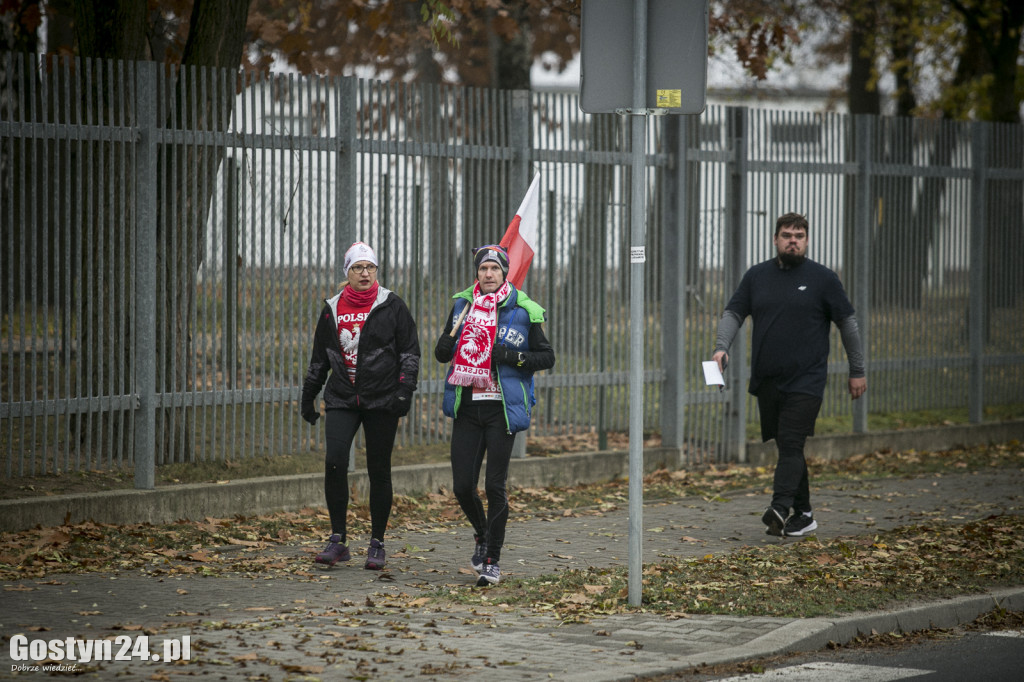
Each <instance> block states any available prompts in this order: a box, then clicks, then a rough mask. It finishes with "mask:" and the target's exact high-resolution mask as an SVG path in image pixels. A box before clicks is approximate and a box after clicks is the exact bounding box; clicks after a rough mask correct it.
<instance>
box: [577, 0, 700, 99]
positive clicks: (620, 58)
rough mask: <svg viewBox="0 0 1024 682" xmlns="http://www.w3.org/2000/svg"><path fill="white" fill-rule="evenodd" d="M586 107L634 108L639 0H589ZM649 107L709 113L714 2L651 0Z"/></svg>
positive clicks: (585, 11) (585, 14) (583, 84)
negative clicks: (710, 13) (635, 27)
mask: <svg viewBox="0 0 1024 682" xmlns="http://www.w3.org/2000/svg"><path fill="white" fill-rule="evenodd" d="M581 14H582V16H581V30H580V35H581V44H580V60H581V61H580V109H581V110H583V111H584V112H586V113H588V114H610V113H615V112H616V111H621V110H623V109H632V108H633V0H583V7H582V11H581ZM647 19H648V20H647V88H646V91H647V97H646V99H645V101H646V105H647V108H649V109H651V110H652V111H653V112H657V113H667V114H699V113H701V112H703V111H704V106H705V98H706V94H705V93H706V90H707V78H708V1H707V0H648V14H647Z"/></svg>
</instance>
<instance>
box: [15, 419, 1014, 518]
mask: <svg viewBox="0 0 1024 682" xmlns="http://www.w3.org/2000/svg"><path fill="white" fill-rule="evenodd" d="M1022 439H1024V421H1014V422H1000V423H994V424H976V425H965V426H944V427H938V428H929V429H914V430H908V431H885V432H876V433H868V434H851V435H842V436H820V437H815V438H811V439H810V440H808V442H807V449H806V452H807V454H808V455H809V456H815V457H820V458H822V459H828V460H835V459H842V458H844V457H849V456H851V455H855V454H863V453H869V452H874V451H876V450H884V449H891V450H909V449H915V450H919V451H925V450H947V449H949V448H953V447H958V446H972V445H982V444H987V443H1005V442H1008V441H1012V440H1022ZM747 460H748V463H749V464H751V465H757V466H763V465H771V464H773V463H774V462H775V444H774V443H773V442H769V443H748V445H747ZM684 461H685V460H684V459H683V457H682V453H680V451H678V450H676V449H672V448H649V449H647V450H645V451H644V470H645V471H647V472H648V473H649V472H651V471H655V470H657V469H659V468H668V469H671V470H676V469H680V468H682V466H681V462H684ZM628 474H629V453H628V452H626V451H620V450H615V451H604V452H588V453H573V454H565V455H557V456H554V457H527V458H525V459H513V460H512V463H511V466H510V471H509V485H510V486H519V487H534V488H535V487H545V486H557V487H568V486H573V485H578V484H581V483H603V482H607V481H611V480H615V479H617V478H626V477H627V476H628ZM392 481H393V485H394V490H395V492H396V493H400V494H412V493H422V492H436V491H438V490H441V489H443V488H444V489H450V487H451V468H450V466H449V465H448V464H445V463H443V464H423V465H416V466H401V467H395V469H394V471H393V474H392ZM349 482H350V484H351V485H353V486H354V487H355V488H356V489H357V491H358V492H359V494H360V495H365V494H366V492H367V490H368V483H367V477H366V472H365V471H362V470H360V471H355V472H352V473H350V474H349ZM323 504H324V492H323V474H299V475H295V476H270V477H265V478H254V479H243V480H237V481H228V482H225V483H195V484H187V485H173V486H163V487H159V488H156V489H154V490H111V491H104V492H97V493H83V494H74V495H52V496H46V497H36V498H25V499H18V500H2V501H0V531H2V532H16V531H20V530H25V529H27V528H33V527H35V526H60V525H62V524H65V523H79V522H82V521H87V520H92V521H95V522H97V523H111V524H127V523H146V522H148V523H168V522H173V521H176V520H179V519H188V520H197V519H202V518H204V517H207V516H209V517H214V518H223V517H229V516H234V515H236V514H242V515H246V516H252V515H257V514H267V513H270V512H275V511H285V510H294V509H302V508H304V507H314V506H322V505H323Z"/></svg>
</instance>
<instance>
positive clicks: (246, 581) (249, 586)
mask: <svg viewBox="0 0 1024 682" xmlns="http://www.w3.org/2000/svg"><path fill="white" fill-rule="evenodd" d="M813 494H814V501H815V504H816V510H815V511H816V516H817V518H818V521H819V524H820V528H819V531H818V534H819V536H820V537H822V538H823V539H827V538H831V537H835V536H838V535H848V534H852V533H861V532H865V531H867V530H870V529H872V528H878V529H886V528H892V527H895V526H898V525H906V524H909V523H914V522H920V521H922V520H929V519H935V518H947V519H961V518H962V519H972V518H982V517H985V516H989V515H991V514H997V513H1017V514H1020V513H1024V472H1022V471H1014V470H1000V471H994V472H982V473H976V474H953V475H949V474H946V475H942V476H930V477H923V478H914V479H885V480H878V481H872V482H849V483H845V484H832V486H831V487H830V488H821V487H817V488H816V489H815V490H814V491H813ZM766 500H767V497H766V496H765V495H764V494H762V493H760V492H759V493H756V494H754V493H740V494H734V495H732V496H730V497H727V498H726V499H725V500H720V501H709V500H703V499H700V498H683V499H679V500H675V501H672V502H668V503H652V504H648V505H647V506H646V507H645V509H644V518H643V526H644V528H645V535H644V539H643V548H644V559H645V561H648V562H650V561H656V560H657V559H658V558H659V557H661V556H701V555H704V554H707V553H724V552H729V551H732V550H735V549H738V548H740V547H742V546H744V545H757V544H762V543H775V542H780V541H781V542H793V540H779V539H776V538H771V537H768V536H766V535H764V529H763V527H762V526H761V524H760V523H759V516H760V513H761V511H762V510H763V507H764V505H765V503H766ZM363 542H364V539H363V538H354V539H353V547H355V548H356V549H357V551H356V552H355V553H354V554H355V556H354V557H353V560H352V561H351V562H350V563H349V564H348V565H344V566H343V565H338V566H336V567H335V568H334V569H332V570H329V571H319V570H317V569H315V568H313V564H312V563H310V564H309V565H310V570H309V572H308V574H306V575H302V574H294V573H292V574H275V575H272V576H271V575H262V574H236V575H231V576H228V577H198V576H195V575H189V576H170V575H164V576H160V577H154V576H152V575H148V574H145V573H137V572H136V573H122V574H118V575H109V574H91V575H54V576H52V577H51V578H48V579H46V580H39V581H24V582H21V583H5V584H4V591H3V593H2V600H3V606H2V610H0V614H2V615H0V634H2V635H3V639H4V647H3V653H2V660H0V678H8V677H11V676H19V677H24V676H25V675H29V674H37V675H38V674H42V673H16V672H13V671H12V666H13V665H16V664H17V662H12V661H11V651H10V647H9V641H10V638H11V637H12V636H14V635H16V634H19V633H20V634H24V635H25V636H26V637H27V638H28V639H46V640H52V639H64V638H68V637H72V638H77V639H80V640H96V639H102V638H106V637H110V636H119V635H127V636H129V637H132V638H135V640H137V638H138V636H139V635H140V634H146V633H149V634H150V638H149V639H150V648H151V649H152V650H153V651H161V650H162V646H161V645H162V643H163V642H164V641H165V640H172V639H177V640H179V641H180V638H182V637H183V636H186V635H187V636H189V637H190V645H191V660H190V661H189V662H188V663H187V664H180V663H179V664H169V663H166V662H152V661H146V662H142V661H139V660H133V661H112V662H104V663H90V664H86V665H83V664H79V668H78V672H79V675H78V676H79V677H83V678H85V679H113V678H115V677H117V679H155V680H161V679H179V678H181V679H183V678H186V677H187V678H190V679H196V678H200V679H218V680H262V679H267V680H270V679H274V680H277V679H288V678H292V679H325V680H327V679H353V678H354V679H380V680H393V679H394V680H398V679H422V680H433V679H442V678H452V677H457V678H460V679H475V678H476V676H478V675H482V674H486V675H487V676H488V677H489V678H491V679H499V680H541V679H550V678H552V677H554V678H557V679H564V680H581V681H583V680H585V681H586V682H599V681H601V680H627V679H634V678H635V677H637V676H644V675H654V674H661V673H668V672H673V671H682V670H685V669H687V668H691V667H693V666H698V665H701V664H714V663H724V662H730V661H741V660H746V659H750V658H755V657H758V656H766V655H773V654H779V653H783V652H787V651H797V650H803V651H807V650H813V649H816V648H820V647H822V646H824V645H825V644H827V643H828V642H829V641H830V640H832V641H837V642H843V641H848V640H849V639H851V638H852V637H854V636H856V635H857V633H858V632H870V631H871V630H877V631H880V632H887V631H892V630H898V629H903V630H911V629H918V628H924V627H928V626H929V625H934V626H941V627H950V626H952V625H955V624H956V623H958V622H965V621H969V620H971V619H973V618H974V617H975V616H977V615H978V614H980V613H982V612H985V611H987V610H990V609H991V608H992V607H993V605H994V603H995V602H994V601H993V597H995V598H996V599H998V600H1000V601H1001V603H1003V604H1004V605H1005V606H1007V607H1009V608H1012V609H1014V610H1024V586H1021V587H1020V588H1019V589H1008V590H1001V591H998V592H996V593H993V594H991V595H981V596H975V597H965V598H962V599H958V600H949V601H945V602H940V603H936V604H924V605H921V604H918V605H912V606H908V607H906V608H903V609H900V610H898V611H893V612H885V613H869V614H856V615H852V616H842V617H837V618H836V619H829V618H815V619H803V620H801V619H785V618H752V617H729V616H688V617H677V618H671V617H666V616H664V615H657V614H650V613H643V612H637V613H629V614H620V615H612V616H606V617H599V618H595V619H593V620H592V621H591V622H590V623H586V624H561V623H560V622H559V621H558V619H557V618H556V617H555V616H553V615H551V614H549V613H546V612H543V611H539V612H534V611H530V612H526V611H520V610H515V609H510V608H508V607H506V606H503V605H501V604H500V603H495V604H494V605H493V606H491V607H488V608H479V607H475V608H474V607H465V606H455V607H452V609H450V610H444V611H438V610H434V609H433V608H431V607H429V606H428V605H425V604H423V603H420V602H418V601H417V598H418V597H419V596H420V595H421V594H423V593H424V592H425V591H428V590H430V591H432V590H436V589H439V588H443V589H450V590H454V591H458V590H470V589H475V588H473V587H472V585H473V584H474V582H475V576H473V575H472V574H471V572H470V571H469V570H468V563H469V562H468V559H469V555H470V554H471V553H472V537H471V533H470V531H469V530H468V528H459V529H457V530H452V529H432V530H425V531H419V532H409V533H406V534H404V535H397V534H392V535H389V536H388V538H387V539H386V544H387V548H388V550H389V557H388V570H387V571H385V572H384V573H376V572H371V571H365V570H363V568H362V563H363V558H364V556H365V547H364V545H363V544H362V543H363ZM319 549H320V547H319V545H318V546H316V547H312V546H298V545H296V546H278V547H274V548H272V549H267V550H262V551H263V552H265V553H271V554H274V555H275V556H279V558H280V559H281V561H283V562H291V561H298V562H311V557H312V555H313V554H314V553H315V552H316V551H318V550H319ZM208 551H218V552H244V551H251V550H247V549H245V548H240V547H237V546H230V547H221V548H208ZM501 563H502V570H503V573H504V574H505V575H506V576H536V575H542V574H547V573H553V572H557V571H561V570H565V569H568V568H575V567H584V566H612V565H626V564H628V518H627V510H626V509H618V510H614V511H611V512H607V513H605V514H603V515H600V516H597V515H580V516H574V517H552V518H543V519H531V520H529V521H525V522H515V523H512V524H510V526H509V528H508V534H507V545H506V547H505V550H504V553H503V555H502V562H501ZM496 594H498V593H496ZM495 601H498V600H495ZM133 641H134V640H133ZM83 670H85V673H84V674H81V673H82V671H83ZM57 674H67V673H57Z"/></svg>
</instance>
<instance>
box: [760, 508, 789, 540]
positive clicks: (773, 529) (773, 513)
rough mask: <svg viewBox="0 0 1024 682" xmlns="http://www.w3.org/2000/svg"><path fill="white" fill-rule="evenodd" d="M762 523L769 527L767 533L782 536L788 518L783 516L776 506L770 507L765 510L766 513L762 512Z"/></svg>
mask: <svg viewBox="0 0 1024 682" xmlns="http://www.w3.org/2000/svg"><path fill="white" fill-rule="evenodd" d="M761 523H763V524H764V525H765V526H767V527H768V529H767V530H766V531H765V533H767V534H768V535H774V536H775V537H779V538H781V537H782V532H783V529H784V528H785V527H786V519H784V518H782V514H780V513H779V510H778V509H776V508H775V507H768V508H767V509H765V510H764V514H761Z"/></svg>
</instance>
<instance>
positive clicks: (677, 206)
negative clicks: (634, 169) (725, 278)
mask: <svg viewBox="0 0 1024 682" xmlns="http://www.w3.org/2000/svg"><path fill="white" fill-rule="evenodd" d="M691 121H699V118H698V117H697V116H666V117H665V122H664V130H665V148H664V151H665V153H666V154H669V155H670V156H672V157H673V158H674V159H675V163H673V164H670V165H669V166H668V167H667V168H666V169H664V170H663V171H662V172H663V173H664V174H665V179H664V185H665V193H666V195H667V196H666V197H665V206H666V209H665V216H664V219H665V220H664V223H665V226H664V229H663V230H662V234H661V238H662V252H663V253H664V261H663V263H664V266H663V268H662V289H663V293H662V309H661V317H662V327H661V338H662V348H663V349H664V357H663V358H662V367H663V368H664V370H665V380H664V383H663V385H662V391H661V444H662V446H663V447H668V448H682V447H683V434H684V432H685V431H684V421H685V417H686V376H687V373H688V369H689V368H688V367H687V366H686V312H687V311H686V283H687V282H688V281H690V277H691V275H692V273H690V272H689V262H690V255H689V253H688V252H687V248H686V246H687V235H686V234H685V232H686V230H687V228H688V227H689V225H688V224H687V221H686V216H687V211H688V210H689V208H688V206H687V204H686V196H687V183H688V182H689V178H688V177H687V170H688V169H689V166H688V164H687V162H686V140H687V138H688V135H687V130H688V127H689V125H690V122H691ZM698 124H699V123H698Z"/></svg>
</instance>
